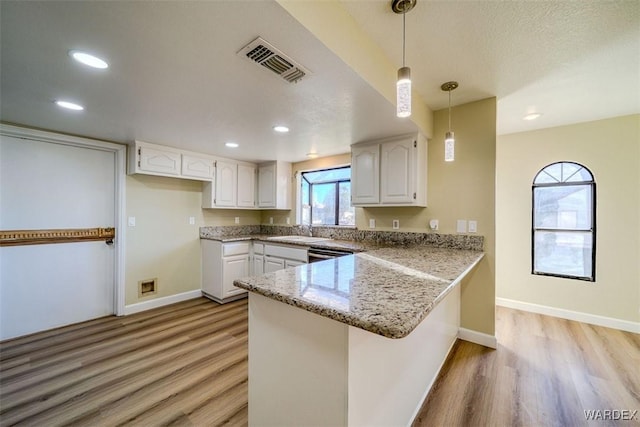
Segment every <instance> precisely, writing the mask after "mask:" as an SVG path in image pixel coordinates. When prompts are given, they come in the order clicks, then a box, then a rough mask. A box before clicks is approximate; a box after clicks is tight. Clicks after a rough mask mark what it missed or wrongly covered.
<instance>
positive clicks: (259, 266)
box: [253, 255, 264, 276]
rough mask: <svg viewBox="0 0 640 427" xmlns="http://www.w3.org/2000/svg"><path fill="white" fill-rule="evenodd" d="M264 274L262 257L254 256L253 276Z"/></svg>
mask: <svg viewBox="0 0 640 427" xmlns="http://www.w3.org/2000/svg"><path fill="white" fill-rule="evenodd" d="M259 274H264V257H263V256H262V255H254V257H253V275H254V276H257V275H259Z"/></svg>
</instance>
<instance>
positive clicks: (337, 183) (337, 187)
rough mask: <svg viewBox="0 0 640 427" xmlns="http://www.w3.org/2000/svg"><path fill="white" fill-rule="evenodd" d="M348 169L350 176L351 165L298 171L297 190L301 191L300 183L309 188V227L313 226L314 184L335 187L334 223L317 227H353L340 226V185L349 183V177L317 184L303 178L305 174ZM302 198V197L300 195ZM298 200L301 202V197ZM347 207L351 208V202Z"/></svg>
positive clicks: (351, 225)
mask: <svg viewBox="0 0 640 427" xmlns="http://www.w3.org/2000/svg"><path fill="white" fill-rule="evenodd" d="M347 168H348V169H349V175H351V165H340V166H333V167H327V168H322V169H310V170H305V171H300V185H299V188H300V189H302V182H303V181H306V183H307V185H308V186H309V225H310V226H313V225H314V224H313V186H314V185H316V184H334V185H335V190H334V192H335V201H334V223H333V224H316V225H317V226H339V227H353V226H355V223H354V224H349V225H340V215H339V213H340V184H342V183H345V182H348V183H351V177H349V179H338V180H327V181H318V182H313V183H311V182H309V181H308V180H307V179H306V178H305V174H307V173H314V172H324V171H330V170H335V169H347ZM301 196H302V195H301ZM300 200H302V197H301V198H300ZM349 207H352V205H351V201H349Z"/></svg>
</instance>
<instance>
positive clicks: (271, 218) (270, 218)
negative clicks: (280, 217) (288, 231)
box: [269, 216, 273, 224]
mask: <svg viewBox="0 0 640 427" xmlns="http://www.w3.org/2000/svg"><path fill="white" fill-rule="evenodd" d="M269 224H273V217H272V216H270V217H269Z"/></svg>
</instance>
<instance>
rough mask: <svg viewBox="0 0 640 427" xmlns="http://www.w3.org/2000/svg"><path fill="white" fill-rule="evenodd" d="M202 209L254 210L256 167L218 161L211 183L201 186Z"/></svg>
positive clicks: (227, 160)
mask: <svg viewBox="0 0 640 427" xmlns="http://www.w3.org/2000/svg"><path fill="white" fill-rule="evenodd" d="M202 207H203V208H205V209H211V208H227V209H254V208H255V207H256V165H255V164H253V163H246V162H236V161H234V160H229V159H218V160H216V162H215V178H214V181H213V182H205V183H204V185H203V186H202Z"/></svg>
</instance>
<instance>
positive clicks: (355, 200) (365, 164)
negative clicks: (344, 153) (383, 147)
mask: <svg viewBox="0 0 640 427" xmlns="http://www.w3.org/2000/svg"><path fill="white" fill-rule="evenodd" d="M379 177H380V144H363V145H357V146H356V145H354V146H352V147H351V204H352V205H354V206H355V205H362V204H377V203H378V202H379V201H380V178H379Z"/></svg>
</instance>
